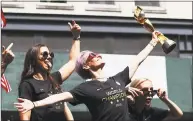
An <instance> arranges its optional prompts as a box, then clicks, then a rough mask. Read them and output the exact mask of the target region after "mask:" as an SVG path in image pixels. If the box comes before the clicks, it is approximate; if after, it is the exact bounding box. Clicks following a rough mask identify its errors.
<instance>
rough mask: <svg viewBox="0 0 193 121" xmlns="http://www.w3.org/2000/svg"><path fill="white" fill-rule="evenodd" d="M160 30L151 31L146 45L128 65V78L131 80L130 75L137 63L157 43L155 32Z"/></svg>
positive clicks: (138, 63) (145, 56)
mask: <svg viewBox="0 0 193 121" xmlns="http://www.w3.org/2000/svg"><path fill="white" fill-rule="evenodd" d="M159 33H160V32H158V31H155V32H153V33H152V40H151V41H150V42H149V43H148V45H147V46H146V47H145V48H144V49H143V50H142V51H141V52H140V53H139V54H138V55H137V56H136V57H135V58H134V60H133V63H131V65H129V78H130V79H131V81H132V77H133V75H134V74H135V72H136V70H137V69H138V67H139V65H140V64H141V63H142V62H143V61H144V60H145V59H146V58H147V56H148V55H149V54H150V53H151V51H152V50H153V49H154V47H155V46H156V45H157V43H158V38H157V36H156V34H159Z"/></svg>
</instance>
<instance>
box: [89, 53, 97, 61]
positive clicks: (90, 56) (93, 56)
mask: <svg viewBox="0 0 193 121" xmlns="http://www.w3.org/2000/svg"><path fill="white" fill-rule="evenodd" d="M97 55H99V54H98V53H90V54H89V56H88V58H87V60H86V62H89V61H91V60H92V59H93V58H95V57H96V56H97Z"/></svg>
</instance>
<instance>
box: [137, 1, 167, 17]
mask: <svg viewBox="0 0 193 121" xmlns="http://www.w3.org/2000/svg"><path fill="white" fill-rule="evenodd" d="M149 2H150V1H149ZM158 2H159V4H160V6H159V7H158V6H143V5H136V0H134V5H135V6H140V7H141V8H143V10H144V12H145V13H156V14H167V10H166V8H165V7H163V6H165V4H166V3H165V2H164V1H160V0H158Z"/></svg>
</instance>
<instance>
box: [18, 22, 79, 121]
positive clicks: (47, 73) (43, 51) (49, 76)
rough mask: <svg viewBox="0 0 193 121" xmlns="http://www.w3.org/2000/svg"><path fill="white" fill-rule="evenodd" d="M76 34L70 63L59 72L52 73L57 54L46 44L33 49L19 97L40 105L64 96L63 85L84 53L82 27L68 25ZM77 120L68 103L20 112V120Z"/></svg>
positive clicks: (26, 64) (24, 72)
mask: <svg viewBox="0 0 193 121" xmlns="http://www.w3.org/2000/svg"><path fill="white" fill-rule="evenodd" d="M68 24H69V26H70V29H71V32H72V34H73V42H72V48H71V50H70V55H69V61H68V63H66V64H65V65H64V66H62V67H61V68H60V69H59V70H58V71H56V72H54V73H51V69H52V67H53V58H54V53H53V52H50V50H49V48H48V47H47V46H46V45H44V44H37V45H35V46H33V47H32V48H30V49H29V50H28V51H27V53H26V56H25V61H24V69H23V72H22V75H21V82H20V84H19V91H18V92H19V97H20V98H25V99H28V100H31V101H38V100H41V99H44V98H46V97H49V96H51V95H53V94H57V93H62V90H61V88H60V85H61V84H62V82H63V81H64V80H66V79H67V78H68V77H69V76H70V75H71V74H72V73H73V71H74V69H75V64H76V58H77V56H78V54H79V53H80V41H79V39H80V32H81V31H80V30H81V28H80V26H79V25H78V24H76V23H75V21H73V22H72V25H71V23H68ZM65 117H66V120H74V119H73V116H72V114H71V111H70V110H69V108H68V106H67V104H66V102H64V101H60V102H57V103H55V104H53V105H49V106H43V107H40V108H36V109H32V110H29V111H27V112H25V113H21V112H20V120H30V121H54V120H55V119H56V118H57V121H64V120H65Z"/></svg>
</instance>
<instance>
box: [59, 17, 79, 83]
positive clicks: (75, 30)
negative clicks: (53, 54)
mask: <svg viewBox="0 0 193 121" xmlns="http://www.w3.org/2000/svg"><path fill="white" fill-rule="evenodd" d="M68 24H69V26H70V30H71V32H72V34H73V41H72V47H71V50H70V55H69V61H68V62H67V63H66V64H65V65H63V66H62V67H61V68H60V69H59V72H60V73H61V76H62V80H63V81H65V80H66V79H67V78H68V77H69V76H70V75H71V74H72V72H73V71H74V69H75V64H76V58H77V56H78V54H79V53H80V40H79V39H80V33H81V28H80V26H79V25H78V24H76V22H75V21H72V25H71V23H68Z"/></svg>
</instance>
